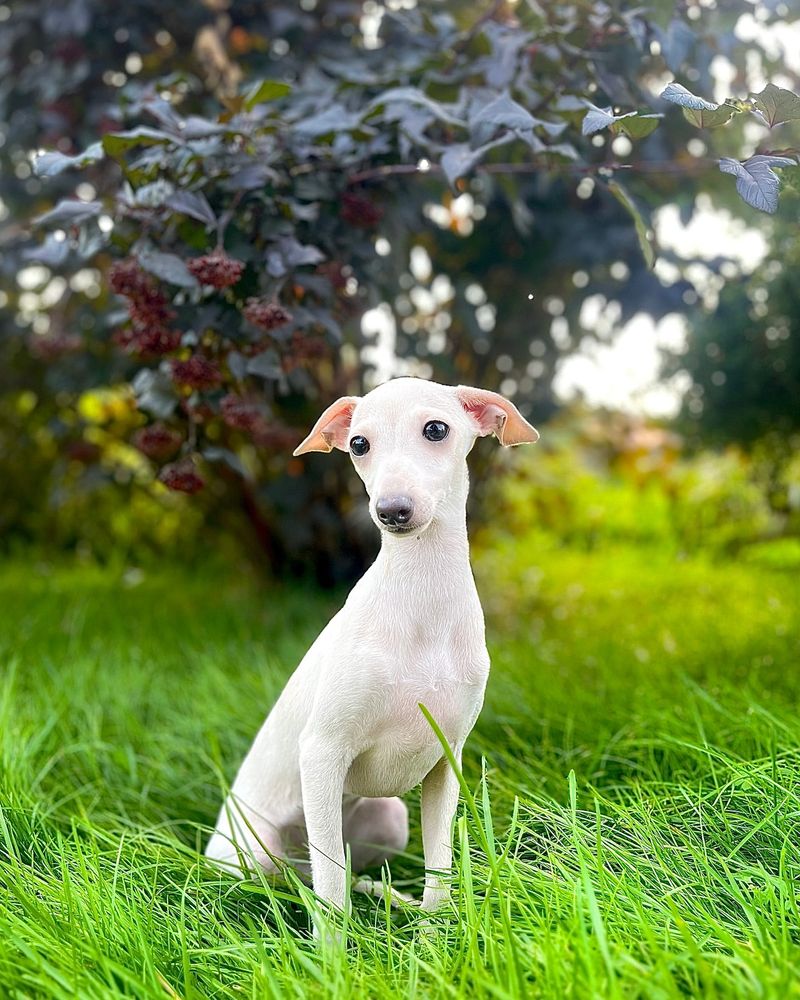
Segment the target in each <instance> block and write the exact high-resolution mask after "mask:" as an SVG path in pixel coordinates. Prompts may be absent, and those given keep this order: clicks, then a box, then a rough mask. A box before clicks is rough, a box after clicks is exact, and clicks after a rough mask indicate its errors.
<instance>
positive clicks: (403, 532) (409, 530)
mask: <svg viewBox="0 0 800 1000" xmlns="http://www.w3.org/2000/svg"><path fill="white" fill-rule="evenodd" d="M430 523H431V522H430V521H423V522H422V523H421V524H379V525H378V527H379V528H380V529H381V531H385V532H386V534H387V535H395V536H397V537H404V538H410V537H412V536H414V535H421V534H422V533H423V532H424V531H425V529H426V528H427V527H428V526H429V525H430Z"/></svg>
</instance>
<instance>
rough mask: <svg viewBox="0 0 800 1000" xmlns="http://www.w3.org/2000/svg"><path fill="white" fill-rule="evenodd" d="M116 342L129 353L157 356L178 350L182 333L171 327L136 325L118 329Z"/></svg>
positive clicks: (145, 356) (148, 356)
mask: <svg viewBox="0 0 800 1000" xmlns="http://www.w3.org/2000/svg"><path fill="white" fill-rule="evenodd" d="M114 342H115V343H116V344H117V345H118V346H119V347H121V348H122V349H123V351H127V352H128V353H129V354H138V355H140V356H141V357H143V358H155V357H160V356H161V355H162V354H170V353H171V352H172V351H177V349H178V348H179V347H180V346H181V334H180V331H179V330H171V329H170V328H169V327H163V326H152V327H147V326H145V327H136V326H135V327H133V329H125V330H118V331H117V332H116V333H115V334H114Z"/></svg>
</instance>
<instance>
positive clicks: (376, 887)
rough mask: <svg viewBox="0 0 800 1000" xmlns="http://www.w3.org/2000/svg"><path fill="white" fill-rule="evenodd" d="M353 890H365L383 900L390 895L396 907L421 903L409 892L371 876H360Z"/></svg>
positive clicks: (368, 894) (375, 897) (366, 892)
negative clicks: (401, 890)
mask: <svg viewBox="0 0 800 1000" xmlns="http://www.w3.org/2000/svg"><path fill="white" fill-rule="evenodd" d="M353 891H354V892H363V893H365V894H366V895H367V896H372V897H373V899H381V900H383V899H386V898H387V897H388V899H389V904H390V906H393V907H395V908H400V907H402V906H420V905H421V904H420V901H419V900H418V899H414V897H413V896H410V895H409V894H408V893H407V892H400V890H399V889H395V888H394V887H393V886H389V885H386V884H385V883H383V882H377V881H375V879H371V878H360V879H359V880H358V881H357V882H356V883H355V885H354V886H353Z"/></svg>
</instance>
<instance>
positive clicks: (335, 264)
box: [317, 260, 348, 292]
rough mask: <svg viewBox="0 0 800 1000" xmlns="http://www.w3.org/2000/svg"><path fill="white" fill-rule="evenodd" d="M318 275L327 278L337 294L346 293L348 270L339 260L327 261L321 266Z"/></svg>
mask: <svg viewBox="0 0 800 1000" xmlns="http://www.w3.org/2000/svg"><path fill="white" fill-rule="evenodd" d="M317 273H318V274H321V275H323V277H325V278H327V279H328V281H330V283H331V285H332V286H333V288H334V289H335V290H336V291H337V292H341V291H344V289H345V288H346V287H347V278H348V269H347V268H346V267H345V265H344V264H340V263H339V261H338V260H326V261H325V263H324V264H320V265H319V267H318V268H317Z"/></svg>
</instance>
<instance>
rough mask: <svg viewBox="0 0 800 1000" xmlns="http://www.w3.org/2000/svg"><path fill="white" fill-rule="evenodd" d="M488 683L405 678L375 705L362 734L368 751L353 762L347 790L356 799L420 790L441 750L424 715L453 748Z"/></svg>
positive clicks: (469, 725) (475, 714) (472, 717)
mask: <svg viewBox="0 0 800 1000" xmlns="http://www.w3.org/2000/svg"><path fill="white" fill-rule="evenodd" d="M483 691H484V683H483V682H482V681H475V682H474V683H470V684H467V683H464V681H463V680H459V681H455V680H447V681H444V680H439V681H438V682H436V683H426V682H424V681H422V680H420V679H418V678H414V679H412V678H407V679H405V680H401V681H399V682H398V683H396V684H394V685H391V686H387V688H386V689H385V690H384V692H383V697H381V698H380V699H379V700H378V701H377V702H376V704H375V705H374V706H373V707H374V709H375V717H374V719H373V724H372V725H371V726H370V728H369V731H368V732H367V733H365V734H364V740H363V745H364V749H362V750H361V752H360V753H359V754H358V756H357V757H356V759H355V760H354V762H353V764H352V766H351V768H350V771H349V773H348V776H347V781H346V786H345V790H346V791H347V792H349V793H350V794H353V795H369V796H384V795H402V794H403V793H405V792H407V791H409V789H411V788H414V787H415V786H416V785H418V784H419V783H420V782H421V781H422V779H423V778H424V777H425V775H426V774H427V773H428V772H429V771H430V770H431V768H432V767H433V766H434V765H435V764H436V762H437V761H438V760H439V759H440V758H441V757H442V755H443V750H442V746H441V744H440V743H439V740H438V738H437V736H436V734H435V733H434V731H433V729H432V728H431V726H430V723H429V722H428V720H427V719H426V718H425V716H424V715H423V713H422V711H421V709H420V704H422V705H424V706H425V708H426V709H427V710H428V712H430V714H431V716H432V717H433V718H434V720H435V721H436V723H437V725H438V726H439V728H440V729H441V731H442V733H443V734H444V736H445V737H446V739H447V741H448V743H450V744H451V746H459V745H461V744H463V742H464V740H465V739H466V737H467V735H468V734H469V731H470V730H471V729H472V726H473V725H474V724H475V720H476V718H477V717H478V713H479V711H480V708H481V704H482V702H483Z"/></svg>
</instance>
